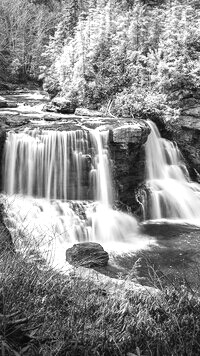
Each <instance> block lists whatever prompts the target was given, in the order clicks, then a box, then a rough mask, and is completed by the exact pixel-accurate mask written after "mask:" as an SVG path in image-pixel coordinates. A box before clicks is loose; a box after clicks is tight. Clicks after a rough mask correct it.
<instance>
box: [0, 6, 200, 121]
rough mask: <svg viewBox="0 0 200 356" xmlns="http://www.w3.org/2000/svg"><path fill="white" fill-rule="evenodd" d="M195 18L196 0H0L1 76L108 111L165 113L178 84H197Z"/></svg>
mask: <svg viewBox="0 0 200 356" xmlns="http://www.w3.org/2000/svg"><path fill="white" fill-rule="evenodd" d="M199 25H200V5H199V2H198V1H196V0H123V1H119V0H69V1H65V0H50V1H46V0H43V1H37V0H23V1H22V0H11V1H8V0H0V35H1V36H0V38H1V41H0V67H1V69H0V76H1V78H3V79H4V80H6V78H5V73H6V71H7V73H8V74H9V75H10V78H12V79H13V78H14V79H15V80H22V79H26V78H27V77H32V78H36V79H38V78H40V80H42V81H43V83H44V88H45V89H46V90H48V92H49V93H50V94H51V95H52V96H54V95H56V94H58V93H59V92H60V94H61V95H64V96H66V97H68V98H70V99H71V100H73V101H74V103H75V104H76V105H84V106H88V107H90V108H99V107H104V108H106V110H107V111H109V112H111V113H112V114H117V115H122V116H135V117H141V116H142V117H148V116H149V115H150V116H151V117H152V115H161V116H162V115H166V114H167V115H168V114H169V113H170V114H171V113H174V111H175V108H176V105H174V96H175V95H176V92H177V91H183V90H184V91H187V90H192V91H194V90H198V89H199V86H200V79H199V78H200V66H199V63H200V62H199V56H200V26H199ZM175 112H176V111H175Z"/></svg>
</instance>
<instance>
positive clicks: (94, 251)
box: [66, 242, 109, 267]
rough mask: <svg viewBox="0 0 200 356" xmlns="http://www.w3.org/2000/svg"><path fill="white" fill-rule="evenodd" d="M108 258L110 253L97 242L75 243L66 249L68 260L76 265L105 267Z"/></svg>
mask: <svg viewBox="0 0 200 356" xmlns="http://www.w3.org/2000/svg"><path fill="white" fill-rule="evenodd" d="M108 260H109V256H108V253H107V252H106V251H105V250H104V249H103V247H102V246H101V245H100V244H98V243H96V242H83V243H79V244H75V245H73V246H72V247H71V248H68V249H67V250H66V261H67V262H69V263H70V264H72V265H74V266H76V267H77V266H83V267H104V266H107V264H108Z"/></svg>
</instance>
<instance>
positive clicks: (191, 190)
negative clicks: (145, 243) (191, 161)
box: [145, 121, 200, 226]
mask: <svg viewBox="0 0 200 356" xmlns="http://www.w3.org/2000/svg"><path fill="white" fill-rule="evenodd" d="M148 124H149V126H150V128H151V133H150V135H149V137H148V140H147V143H146V146H145V151H146V175H147V187H148V190H149V193H147V194H146V198H147V199H146V204H145V210H146V211H145V215H146V216H148V217H149V218H150V219H153V220H160V219H170V220H171V221H172V220H175V221H176V222H177V221H179V222H181V221H185V222H187V223H191V224H194V225H198V226H199V225H200V185H199V184H197V183H194V182H191V181H190V178H189V173H188V171H187V168H186V166H185V164H184V162H183V160H182V159H181V154H180V151H179V149H178V147H177V146H176V145H175V144H173V143H172V142H170V141H168V140H166V139H163V138H162V137H161V136H160V133H159V131H158V129H157V127H156V125H155V124H154V123H153V122H151V121H148Z"/></svg>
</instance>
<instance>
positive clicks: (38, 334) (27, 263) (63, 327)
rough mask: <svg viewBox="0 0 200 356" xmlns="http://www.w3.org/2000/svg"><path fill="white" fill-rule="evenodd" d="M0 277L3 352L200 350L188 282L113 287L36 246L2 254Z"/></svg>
mask: <svg viewBox="0 0 200 356" xmlns="http://www.w3.org/2000/svg"><path fill="white" fill-rule="evenodd" d="M0 277H1V278H0V281H1V290H0V321H1V327H0V347H1V355H3V356H4V355H17V356H18V355H28V356H29V355H30V356H31V355H44V356H47V355H48V356H51V355H56V356H65V355H69V356H72V355H73V356H79V355H80V356H86V355H87V356H93V355H94V356H103V355H105V356H108V355H112V356H121V355H123V356H125V355H127V356H128V355H130V356H131V355H137V356H139V355H140V356H145V355H155V356H165V355H174V356H176V355H181V356H183V355H187V356H190V355H191V356H194V355H199V354H200V341H199V340H200V319H199V315H200V300H199V299H198V298H196V297H195V295H192V294H191V292H190V290H189V289H188V288H187V287H185V286H183V285H181V286H178V287H177V288H175V287H174V286H171V287H163V288H162V292H161V293H159V294H151V293H150V292H148V291H147V292H146V293H142V292H135V291H134V289H132V288H130V286H129V288H126V283H124V284H123V283H122V284H121V285H120V287H117V285H116V288H115V289H113V288H111V285H112V283H110V287H109V284H108V283H105V282H104V281H103V280H100V282H99V283H97V281H96V280H95V279H93V278H92V275H91V278H90V277H89V274H88V277H84V276H82V275H81V274H80V273H78V272H77V270H74V271H73V272H71V273H70V274H69V275H68V276H64V275H61V274H59V273H56V272H55V271H53V270H51V269H50V267H48V266H46V265H45V262H44V261H43V260H41V258H40V256H39V255H37V253H34V252H33V251H32V253H29V255H28V254H27V256H22V255H21V254H20V253H15V254H13V253H9V252H5V253H4V254H2V255H1V262H0ZM154 277H155V276H154ZM129 279H130V278H129ZM158 284H159V283H158Z"/></svg>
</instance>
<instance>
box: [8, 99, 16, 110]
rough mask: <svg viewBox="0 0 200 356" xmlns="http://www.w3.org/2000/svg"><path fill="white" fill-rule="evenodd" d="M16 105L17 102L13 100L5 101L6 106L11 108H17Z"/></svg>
mask: <svg viewBox="0 0 200 356" xmlns="http://www.w3.org/2000/svg"><path fill="white" fill-rule="evenodd" d="M17 107H18V104H17V103H14V102H11V101H10V102H7V108H9V109H13V108H17Z"/></svg>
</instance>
